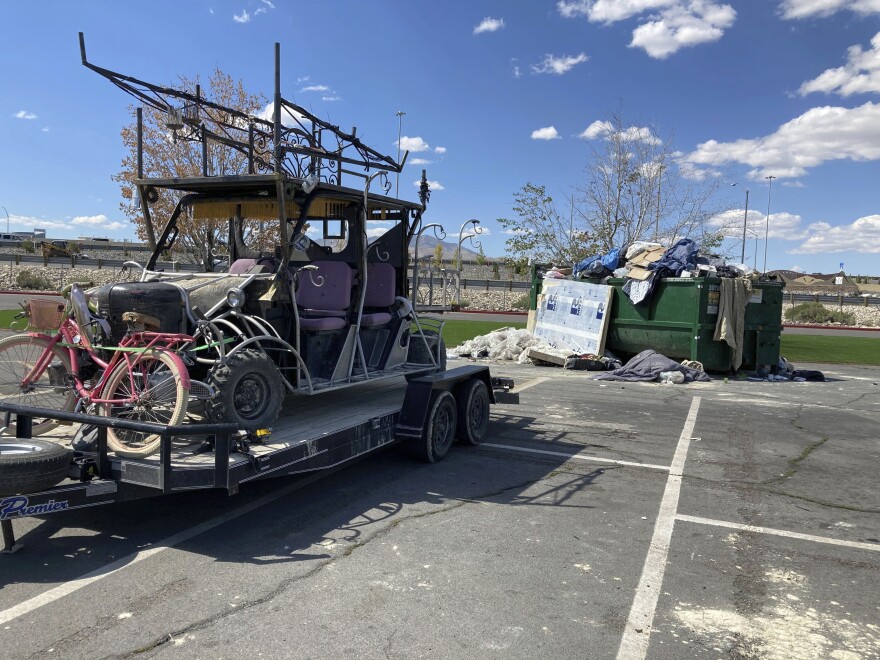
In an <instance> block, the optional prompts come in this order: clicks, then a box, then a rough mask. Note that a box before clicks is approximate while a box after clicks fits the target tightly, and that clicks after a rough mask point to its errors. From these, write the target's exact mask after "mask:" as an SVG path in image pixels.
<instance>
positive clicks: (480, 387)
mask: <svg viewBox="0 0 880 660" xmlns="http://www.w3.org/2000/svg"><path fill="white" fill-rule="evenodd" d="M488 430H489V390H488V389H487V388H486V383H484V382H483V381H482V380H480V379H479V378H472V379H471V380H468V381H465V383H464V384H463V385H462V386H461V389H460V390H459V391H458V433H457V437H458V439H459V440H461V441H462V442H463V443H465V444H467V445H474V446H476V445H478V444H480V443H481V442H483V440H485V438H486V432H487V431H488Z"/></svg>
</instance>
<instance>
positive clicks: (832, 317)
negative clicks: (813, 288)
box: [785, 302, 856, 325]
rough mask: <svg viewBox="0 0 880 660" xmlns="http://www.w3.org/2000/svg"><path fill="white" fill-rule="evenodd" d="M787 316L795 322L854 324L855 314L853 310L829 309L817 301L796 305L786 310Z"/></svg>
mask: <svg viewBox="0 0 880 660" xmlns="http://www.w3.org/2000/svg"><path fill="white" fill-rule="evenodd" d="M785 318H786V319H788V320H789V321H793V322H794V323H841V324H843V325H854V324H855V322H856V318H855V315H854V314H852V313H851V312H842V311H839V310H835V309H828V308H827V307H825V306H824V305H821V304H819V303H816V302H810V303H802V304H800V305H795V306H794V307H792V308H791V309H789V310H787V311H786V312H785Z"/></svg>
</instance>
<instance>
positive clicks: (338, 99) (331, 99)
mask: <svg viewBox="0 0 880 660" xmlns="http://www.w3.org/2000/svg"><path fill="white" fill-rule="evenodd" d="M321 100H322V101H341V100H342V97H341V96H336V95H335V94H334V95H333V96H322V97H321Z"/></svg>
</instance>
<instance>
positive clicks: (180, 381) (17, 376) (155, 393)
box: [0, 287, 193, 458]
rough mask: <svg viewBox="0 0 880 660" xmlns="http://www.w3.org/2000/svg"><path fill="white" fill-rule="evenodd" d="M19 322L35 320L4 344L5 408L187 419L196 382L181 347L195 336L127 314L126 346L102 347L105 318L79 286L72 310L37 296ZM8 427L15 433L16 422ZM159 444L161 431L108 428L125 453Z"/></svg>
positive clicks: (0, 392)
mask: <svg viewBox="0 0 880 660" xmlns="http://www.w3.org/2000/svg"><path fill="white" fill-rule="evenodd" d="M19 317H27V318H28V321H29V329H30V330H31V331H29V332H25V333H22V334H18V335H14V336H12V337H7V338H5V339H3V340H0V400H2V401H3V402H4V403H14V404H18V405H24V406H34V407H39V408H49V409H54V410H66V411H73V410H85V411H88V412H96V413H97V414H101V415H105V416H110V417H118V418H122V419H131V420H138V421H145V422H154V423H157V424H163V425H164V424H171V425H175V424H180V423H181V422H182V421H183V419H184V417H185V416H186V409H187V404H188V402H189V390H190V378H189V372H188V371H187V368H186V366H185V364H184V363H183V360H182V359H181V358H180V356H179V355H177V354H176V353H175V352H174V349H175V348H176V347H179V346H181V345H184V344H191V343H192V341H193V338H192V337H191V336H190V335H185V334H175V333H166V332H153V331H150V330H148V329H147V328H149V327H151V325H153V323H154V322H155V319H151V318H150V317H147V316H144V315H142V314H137V313H134V312H128V313H126V314H124V315H123V320H125V321H126V322H127V323H128V328H129V329H128V332H127V333H126V334H125V336H124V337H123V338H122V340H121V341H120V342H119V345H118V346H103V345H99V346H97V347H96V346H95V345H94V344H93V342H92V337H93V336H94V333H96V332H100V331H101V321H102V320H101V319H96V318H94V317H92V315H91V314H90V312H89V311H88V305H87V304H86V301H85V296H84V294H83V293H82V291H80V290H78V289H77V288H76V287H75V288H74V289H73V290H72V291H71V304H70V306H69V307H68V306H67V305H65V303H64V302H60V301H54V300H40V299H31V300H29V301H28V302H27V304H26V305H25V311H24V312H22V314H20V315H19ZM155 327H158V325H157V324H156V326H155ZM50 329H54V330H55V331H54V334H49V332H50V331H51V330H50ZM108 356H109V358H108ZM57 424H58V422H57V420H54V419H51V418H42V419H41V418H34V419H33V426H32V434H33V435H40V434H43V433H46V432H48V431H50V430H51V429H52V428H54V427H55V426H56V425H57ZM6 430H7V432H12V433H14V432H15V423H14V421H13V420H12V419H10V420H9V423H8V425H7V429H6ZM160 442H161V438H160V436H159V435H158V434H147V433H138V432H134V431H124V430H121V429H114V428H112V427H111V428H109V429H108V430H107V446H108V448H109V449H111V450H113V451H114V452H116V454H117V455H118V456H125V457H135V458H136V457H143V456H148V455H150V454H152V453H153V452H155V451H156V450H157V449H158V448H159V445H160Z"/></svg>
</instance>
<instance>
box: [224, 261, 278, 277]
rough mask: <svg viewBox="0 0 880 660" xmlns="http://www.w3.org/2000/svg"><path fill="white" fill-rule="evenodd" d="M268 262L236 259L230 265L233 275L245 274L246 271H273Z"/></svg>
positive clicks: (230, 271)
mask: <svg viewBox="0 0 880 660" xmlns="http://www.w3.org/2000/svg"><path fill="white" fill-rule="evenodd" d="M271 270H272V269H271V268H269V267H268V266H267V265H266V264H261V263H258V262H257V260H256V259H236V260H235V261H233V262H232V265H231V266H230V267H229V273H230V274H231V275H244V274H245V273H268V272H271Z"/></svg>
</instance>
